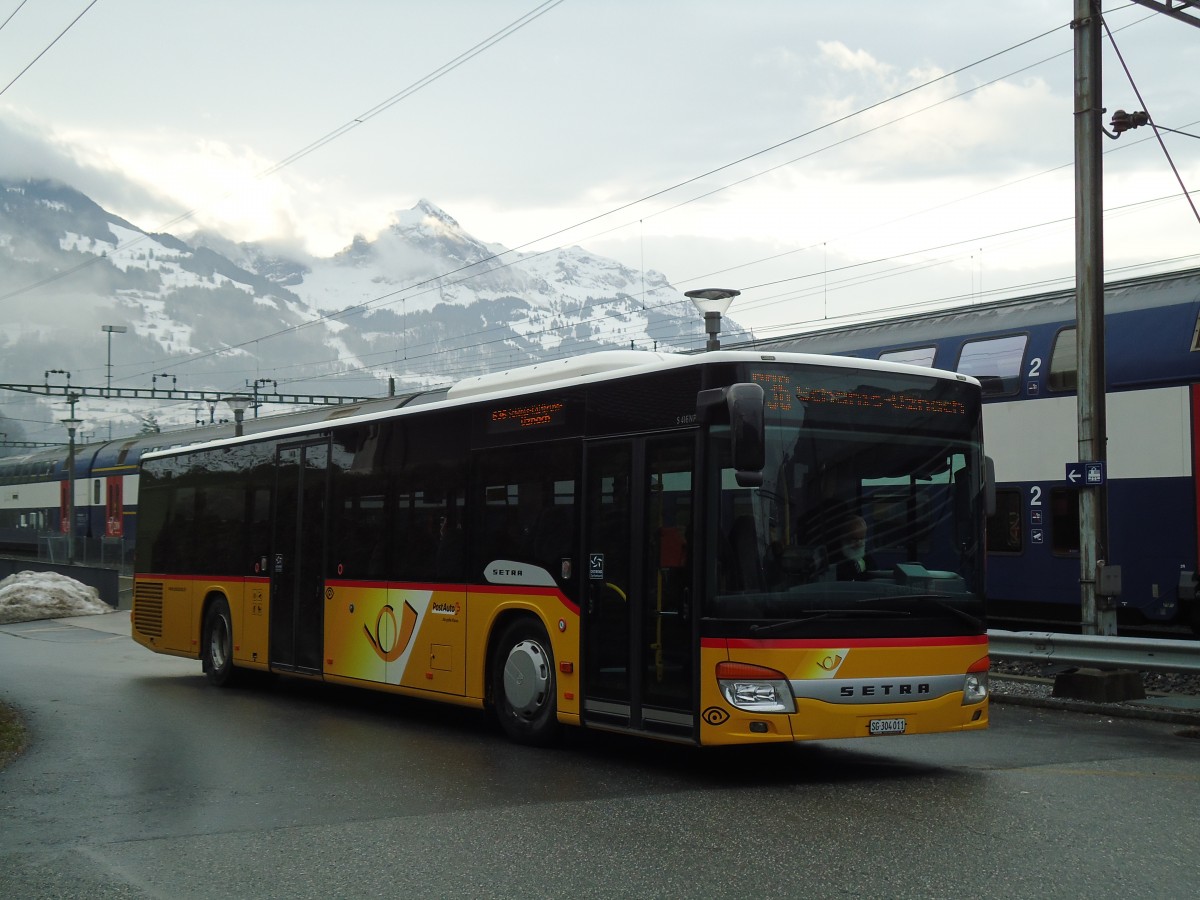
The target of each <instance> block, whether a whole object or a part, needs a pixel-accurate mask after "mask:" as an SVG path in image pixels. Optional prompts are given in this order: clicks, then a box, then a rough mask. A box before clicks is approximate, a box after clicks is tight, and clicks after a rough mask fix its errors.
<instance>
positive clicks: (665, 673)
mask: <svg viewBox="0 0 1200 900" xmlns="http://www.w3.org/2000/svg"><path fill="white" fill-rule="evenodd" d="M980 423H981V418H980V387H979V384H978V382H977V381H975V380H974V379H972V378H970V377H968V376H965V375H956V374H953V373H945V372H938V371H935V370H932V369H924V368H918V367H915V366H908V365H901V364H890V363H880V362H874V361H862V360H852V359H846V358H836V357H822V356H808V355H801V354H785V353H780V354H761V353H755V352H738V351H721V350H717V351H712V352H709V353H706V354H703V355H696V356H687V355H663V354H657V353H646V352H634V351H613V352H608V353H600V354H592V355H588V356H584V357H579V358H575V359H569V360H560V361H556V362H551V363H544V364H539V365H536V366H532V367H528V368H525V369H518V370H514V371H509V372H504V373H500V374H496V375H488V376H481V377H478V378H471V379H467V380H465V381H462V382H460V383H458V384H456V385H454V386H452V387H450V388H448V389H442V390H438V391H431V392H427V393H424V394H418V395H414V396H413V397H411V398H410V399H409V400H407V401H406V402H405V403H404V404H403V405H402V406H401V407H400V408H398V409H393V410H389V411H387V412H376V413H370V414H365V415H348V416H347V417H345V418H343V419H333V420H327V421H325V422H322V423H320V424H319V425H312V424H310V425H306V426H297V427H293V428H288V429H283V430H279V431H275V432H270V433H259V434H254V435H250V436H244V437H241V438H232V439H224V440H220V441H214V442H210V443H207V444H203V445H199V446H195V447H189V448H184V449H176V450H165V451H161V452H156V453H150V454H147V455H145V456H144V457H143V458H142V461H141V488H140V519H141V521H140V528H141V533H140V535H139V540H138V545H137V552H136V578H135V586H134V603H133V614H132V628H133V637H134V638H135V640H136V641H138V642H139V643H141V644H142V645H144V646H146V647H148V648H149V649H151V650H154V651H157V652H161V653H169V654H174V655H178V656H184V657H189V658H193V659H200V660H201V661H202V665H203V669H204V671H205V672H206V673H207V676H208V678H209V679H210V680H211V681H212V682H213V683H214V684H217V685H227V684H230V683H232V682H234V681H235V680H236V679H237V678H238V676H240V675H242V674H244V673H246V672H247V671H250V670H258V671H262V672H268V671H269V672H274V673H279V674H282V675H287V676H291V677H295V678H304V679H313V680H320V681H326V682H334V683H338V684H342V685H357V686H361V687H365V688H372V689H376V690H383V691H392V692H396V693H400V694H406V695H411V696H415V697H423V698H427V699H430V700H440V701H443V702H447V703H455V704H460V705H465V706H470V707H478V708H484V709H489V710H491V711H492V712H493V713H494V715H495V716H496V717H497V719H498V720H499V723H500V724H501V726H502V727H503V729H504V730H505V731H506V732H507V733H508V735H509V736H510V737H512V738H514V739H516V740H518V741H523V742H527V743H545V742H547V741H550V740H552V739H553V738H554V736H555V734H556V733H557V732H558V731H559V729H560V728H561V727H563V726H568V725H573V726H583V727H587V728H595V729H603V730H608V731H620V732H630V733H637V734H642V735H647V736H651V737H655V738H660V739H665V740H673V741H679V742H686V743H691V744H700V745H718V744H737V743H756V742H769V741H798V740H809V739H827V738H842V737H866V736H871V735H888V734H914V733H929V732H946V731H965V730H973V729H981V728H985V727H986V726H987V723H988V702H987V701H988V691H987V669H988V649H987V632H986V623H985V619H984V596H983V584H984V522H985V515H986V506H987V497H988V493H989V492H988V488H989V476H988V466H987V461H986V460H985V457H984V455H983V449H982V443H981V441H982V434H981V424H980Z"/></svg>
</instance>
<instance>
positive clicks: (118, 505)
mask: <svg viewBox="0 0 1200 900" xmlns="http://www.w3.org/2000/svg"><path fill="white" fill-rule="evenodd" d="M124 483H125V479H124V478H123V477H122V476H120V475H109V476H108V478H107V479H105V487H104V509H105V513H104V536H105V537H123V536H124V534H125V516H124V512H125V507H124V503H125V499H124V494H123V491H122V486H123V485H124Z"/></svg>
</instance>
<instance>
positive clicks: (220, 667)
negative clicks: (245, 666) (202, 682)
mask: <svg viewBox="0 0 1200 900" xmlns="http://www.w3.org/2000/svg"><path fill="white" fill-rule="evenodd" d="M200 646H201V659H202V662H203V665H204V674H205V675H207V676H208V680H209V681H210V682H212V683H213V684H215V685H216V686H217V687H231V686H232V685H233V684H234V683H235V682H236V680H237V670H236V669H235V668H234V666H233V617H232V616H231V615H230V614H229V603H228V602H226V600H225V598H224V597H221V598H219V599H217V600H214V601H213V603H212V604H211V605H210V606H209V607H208V612H207V613H205V615H204V633H203V634H202V635H201V638H200Z"/></svg>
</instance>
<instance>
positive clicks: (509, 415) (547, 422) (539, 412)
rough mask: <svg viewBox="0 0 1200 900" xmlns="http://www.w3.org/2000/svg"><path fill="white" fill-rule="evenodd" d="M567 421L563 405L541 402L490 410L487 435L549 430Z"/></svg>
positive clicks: (564, 405)
mask: <svg viewBox="0 0 1200 900" xmlns="http://www.w3.org/2000/svg"><path fill="white" fill-rule="evenodd" d="M566 421H567V406H566V404H565V403H557V402H543V403H531V404H528V405H524V406H504V407H499V408H496V409H493V410H492V413H491V418H490V420H489V422H488V433H489V434H508V433H511V432H514V431H524V430H528V429H533V428H550V427H553V426H555V425H563V424H565V423H566Z"/></svg>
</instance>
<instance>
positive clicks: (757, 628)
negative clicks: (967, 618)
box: [750, 608, 965, 634]
mask: <svg viewBox="0 0 1200 900" xmlns="http://www.w3.org/2000/svg"><path fill="white" fill-rule="evenodd" d="M810 612H811V613H812V615H809V616H801V617H799V618H796V619H784V620H783V621H782V622H772V623H771V624H770V625H751V626H750V633H751V634H762V633H763V632H764V631H774V630H775V629H776V628H787V627H789V626H794V625H808V624H809V623H810V622H816V621H818V620H820V619H829V618H832V617H835V616H836V617H837V618H839V619H898V618H901V617H903V616H911V615H912V613H910V612H908V611H906V610H901V609H861V608H860V609H814V610H810ZM964 615H965V613H964Z"/></svg>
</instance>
